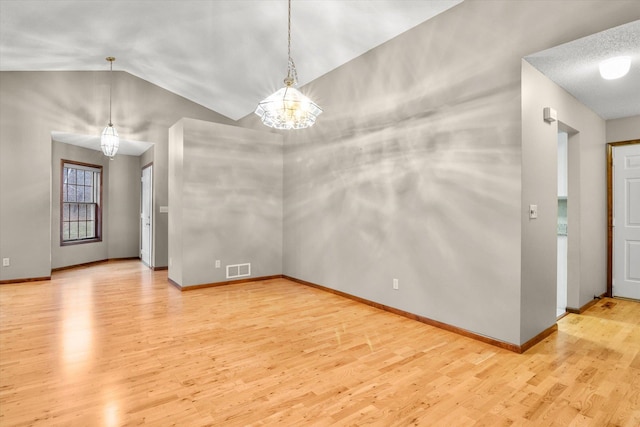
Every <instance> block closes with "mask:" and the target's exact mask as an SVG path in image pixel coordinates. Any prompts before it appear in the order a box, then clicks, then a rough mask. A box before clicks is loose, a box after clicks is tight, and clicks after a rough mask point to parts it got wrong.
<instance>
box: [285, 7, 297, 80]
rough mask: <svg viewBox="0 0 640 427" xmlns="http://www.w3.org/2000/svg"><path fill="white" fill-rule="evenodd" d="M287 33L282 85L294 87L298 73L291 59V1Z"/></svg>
mask: <svg viewBox="0 0 640 427" xmlns="http://www.w3.org/2000/svg"><path fill="white" fill-rule="evenodd" d="M287 28H288V32H287V56H288V61H287V78H286V79H284V83H285V84H286V85H287V86H295V85H296V84H298V71H297V70H296V64H295V63H294V62H293V58H291V0H289V20H288V27H287Z"/></svg>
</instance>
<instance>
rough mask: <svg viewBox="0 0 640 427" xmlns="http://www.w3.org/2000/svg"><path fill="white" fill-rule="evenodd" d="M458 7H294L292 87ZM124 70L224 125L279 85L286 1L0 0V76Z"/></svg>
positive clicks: (384, 1) (437, 2)
mask: <svg viewBox="0 0 640 427" xmlns="http://www.w3.org/2000/svg"><path fill="white" fill-rule="evenodd" d="M461 2H462V0H446V1H443V0H429V1H424V0H416V1H411V0H402V1H397V0H375V1H372V0H349V1H345V0H294V1H293V2H292V52H291V54H292V57H293V59H294V60H295V63H296V65H297V68H298V75H299V80H300V81H299V84H300V86H302V85H304V84H305V83H308V82H310V81H311V80H313V79H315V78H317V77H320V76H321V75H323V74H325V73H327V72H329V71H331V70H332V69H334V68H336V67H338V66H340V65H342V64H344V63H346V62H348V61H349V60H351V59H353V58H355V57H357V56H359V55H361V54H363V53H364V52H366V51H368V50H370V49H372V48H374V47H376V46H378V45H380V44H382V43H384V42H385V41H387V40H389V39H391V38H393V37H395V36H397V35H398V34H400V33H403V32H405V31H407V30H408V29H410V28H412V27H414V26H416V25H418V24H420V23H421V22H424V21H426V20H428V19H429V18H431V17H433V16H435V15H437V14H438V13H441V12H443V11H445V10H447V9H448V8H450V7H453V6H455V5H456V4H458V3H461ZM107 56H115V57H116V62H115V63H114V70H120V71H127V72H129V73H130V74H133V75H135V76H137V77H140V78H142V79H145V80H147V81H149V82H151V83H154V84H156V85H158V86H160V87H162V88H165V89H167V90H169V91H171V92H174V93H176V94H178V95H181V96H183V97H185V98H187V99H190V100H192V101H194V102H196V103H198V104H201V105H203V106H205V107H207V108H210V109H212V110H214V111H216V112H218V113H220V114H223V115H225V116H227V117H229V118H232V119H234V120H237V119H240V118H242V117H244V116H246V115H247V114H250V113H252V112H253V110H254V109H255V107H256V105H257V103H258V102H259V101H260V100H262V99H263V98H265V97H266V96H267V95H270V94H271V93H272V92H274V91H275V90H277V89H278V88H279V87H280V86H282V80H283V79H284V77H285V75H286V70H287V1H286V0H251V1H249V0H155V1H152V0H128V1H109V0H108V1H103V0H91V1H88V0H72V1H65V0H56V1H51V0H35V1H33V0H1V1H0V70H15V71H37V70H108V69H109V65H108V63H107V62H106V61H105V59H104V58H105V57H107Z"/></svg>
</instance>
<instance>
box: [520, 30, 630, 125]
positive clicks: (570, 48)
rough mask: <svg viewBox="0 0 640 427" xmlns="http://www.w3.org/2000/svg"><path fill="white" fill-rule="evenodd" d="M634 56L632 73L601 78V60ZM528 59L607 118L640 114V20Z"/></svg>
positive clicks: (548, 50) (527, 58) (582, 101)
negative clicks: (614, 78) (611, 78)
mask: <svg viewBox="0 0 640 427" xmlns="http://www.w3.org/2000/svg"><path fill="white" fill-rule="evenodd" d="M622 55H628V56H631V69H630V70H629V74H627V75H626V76H624V77H622V78H620V79H617V80H605V79H603V78H602V77H600V71H599V68H598V67H599V64H600V62H601V61H603V60H605V59H608V58H612V57H615V56H622ZM525 60H526V61H527V62H529V63H530V64H531V65H533V66H534V67H536V68H537V69H538V70H540V71H541V72H542V73H543V74H545V75H546V76H547V77H549V78H550V79H551V80H553V81H554V82H556V83H557V84H558V85H559V86H561V87H562V88H564V89H565V90H566V91H567V92H569V93H570V94H572V95H573V96H574V97H575V98H576V99H577V100H578V101H580V102H581V103H583V104H584V105H586V106H587V107H589V108H591V109H592V110H593V111H595V112H596V113H597V114H598V115H599V116H600V117H602V118H603V119H607V120H608V119H617V118H622V117H630V116H637V115H640V21H635V22H631V23H628V24H625V25H621V26H619V27H615V28H611V29H609V30H606V31H603V32H601V33H597V34H593V35H591V36H588V37H584V38H581V39H578V40H575V41H572V42H569V43H565V44H563V45H560V46H557V47H554V48H551V49H547V50H545V51H542V52H538V53H536V54H533V55H529V56H527V57H526V58H525Z"/></svg>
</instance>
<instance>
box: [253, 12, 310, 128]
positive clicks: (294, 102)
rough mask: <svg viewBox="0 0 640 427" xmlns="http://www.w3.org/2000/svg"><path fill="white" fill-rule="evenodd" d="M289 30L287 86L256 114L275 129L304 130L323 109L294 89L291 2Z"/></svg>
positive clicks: (265, 103)
mask: <svg viewBox="0 0 640 427" xmlns="http://www.w3.org/2000/svg"><path fill="white" fill-rule="evenodd" d="M288 29H289V31H288V55H289V64H288V67H287V77H286V78H285V79H284V84H285V86H284V87H283V88H282V89H280V90H278V91H277V92H276V93H274V94H272V95H270V96H268V97H267V98H265V99H264V100H263V101H261V102H260V103H258V107H257V108H256V111H255V113H256V114H257V115H258V116H260V119H261V120H262V123H264V124H265V125H266V126H269V127H272V128H275V129H304V128H307V127H309V126H313V124H314V123H315V122H316V118H317V117H318V116H319V115H320V114H321V113H322V109H321V108H320V107H319V106H318V104H316V103H315V102H313V101H312V100H310V99H309V98H307V97H306V96H304V95H303V94H302V93H300V91H299V90H297V89H296V88H294V87H293V86H295V85H296V84H297V83H298V73H297V71H296V65H295V64H294V62H293V59H291V0H289V22H288Z"/></svg>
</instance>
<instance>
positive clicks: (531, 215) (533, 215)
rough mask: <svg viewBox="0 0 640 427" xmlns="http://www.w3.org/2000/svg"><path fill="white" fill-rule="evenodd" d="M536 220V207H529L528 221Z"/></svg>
mask: <svg viewBox="0 0 640 427" xmlns="http://www.w3.org/2000/svg"><path fill="white" fill-rule="evenodd" d="M536 218H538V205H529V219H536Z"/></svg>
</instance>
